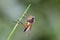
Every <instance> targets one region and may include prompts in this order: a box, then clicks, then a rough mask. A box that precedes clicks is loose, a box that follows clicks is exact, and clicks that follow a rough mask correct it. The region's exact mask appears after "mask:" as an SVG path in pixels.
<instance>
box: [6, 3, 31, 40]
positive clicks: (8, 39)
mask: <svg viewBox="0 0 60 40" xmlns="http://www.w3.org/2000/svg"><path fill="white" fill-rule="evenodd" d="M30 6H31V4H29V5H28V7H27V8H26V10H25V11H24V13H23V14H22V16H21V17H20V18H19V21H21V20H22V18H23V17H24V15H25V14H26V12H27V11H28V9H29V8H30ZM18 23H19V22H17V23H16V25H15V26H14V28H13V29H12V31H11V32H10V34H9V36H8V38H7V40H10V38H11V36H12V34H13V33H14V31H15V29H16V28H17V26H18Z"/></svg>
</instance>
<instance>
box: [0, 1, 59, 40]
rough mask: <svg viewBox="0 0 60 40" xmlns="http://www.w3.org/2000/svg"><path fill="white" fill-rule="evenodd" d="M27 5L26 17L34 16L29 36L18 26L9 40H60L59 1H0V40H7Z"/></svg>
mask: <svg viewBox="0 0 60 40" xmlns="http://www.w3.org/2000/svg"><path fill="white" fill-rule="evenodd" d="M29 3H31V4H32V5H31V7H30V8H29V10H28V12H27V15H34V16H35V23H34V24H33V26H32V29H31V32H30V34H29V36H28V37H27V36H26V35H27V33H24V32H23V26H22V25H18V27H17V28H16V30H15V31H14V33H13V35H12V36H11V38H10V40H60V0H0V40H7V38H8V36H9V34H10V32H11V31H12V29H13V27H14V25H15V24H16V23H15V22H14V21H16V20H17V19H18V18H19V17H20V16H21V15H22V14H23V12H24V10H25V9H26V7H27V6H28V5H29ZM24 21H26V20H25V19H24V18H23V19H22V22H24Z"/></svg>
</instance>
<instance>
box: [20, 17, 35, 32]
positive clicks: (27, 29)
mask: <svg viewBox="0 0 60 40" xmlns="http://www.w3.org/2000/svg"><path fill="white" fill-rule="evenodd" d="M33 22H34V17H33V16H28V18H27V22H26V23H25V24H23V23H21V24H22V25H23V26H24V28H25V29H24V32H26V31H29V30H30V29H31V27H32V24H33Z"/></svg>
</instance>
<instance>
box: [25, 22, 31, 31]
mask: <svg viewBox="0 0 60 40" xmlns="http://www.w3.org/2000/svg"><path fill="white" fill-rule="evenodd" d="M30 29H31V23H29V22H28V23H27V24H26V28H25V29H24V32H27V31H29V30H30Z"/></svg>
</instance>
